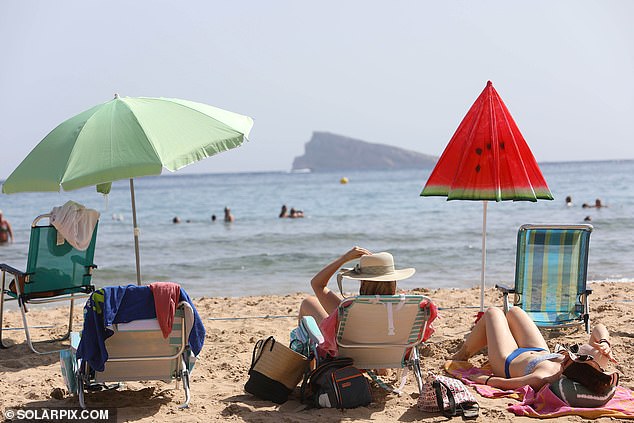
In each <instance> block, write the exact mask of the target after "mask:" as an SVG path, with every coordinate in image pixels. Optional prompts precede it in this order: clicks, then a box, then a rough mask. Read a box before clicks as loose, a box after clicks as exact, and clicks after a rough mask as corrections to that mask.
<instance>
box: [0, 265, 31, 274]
mask: <svg viewBox="0 0 634 423" xmlns="http://www.w3.org/2000/svg"><path fill="white" fill-rule="evenodd" d="M0 271H3V272H7V273H10V274H12V275H14V276H26V273H25V272H22V271H21V270H18V269H16V268H15V267H11V266H9V265H8V264H4V263H1V264H0Z"/></svg>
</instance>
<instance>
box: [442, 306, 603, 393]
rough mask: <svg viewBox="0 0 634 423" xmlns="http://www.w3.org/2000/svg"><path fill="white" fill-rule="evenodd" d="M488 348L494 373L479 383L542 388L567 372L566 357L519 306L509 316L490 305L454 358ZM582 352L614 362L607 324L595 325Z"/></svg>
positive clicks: (470, 354) (600, 361) (478, 381)
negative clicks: (553, 350)
mask: <svg viewBox="0 0 634 423" xmlns="http://www.w3.org/2000/svg"><path fill="white" fill-rule="evenodd" d="M484 347H488V356H489V363H490V364H491V368H492V369H493V375H492V376H489V375H478V376H474V377H473V379H472V380H473V381H474V382H476V383H481V384H485V385H489V386H493V387H495V388H500V389H515V388H519V387H521V386H524V385H530V386H531V387H532V388H533V389H535V390H538V389H540V388H541V387H542V386H544V385H545V384H547V383H551V382H554V381H555V380H557V379H559V378H560V377H561V374H562V372H563V367H562V363H563V361H564V358H565V356H564V355H562V354H557V353H551V352H550V350H549V349H548V345H547V344H546V341H545V340H544V337H543V336H542V335H541V333H540V332H539V329H538V328H537V326H536V325H535V323H534V322H533V321H532V320H531V318H530V317H529V316H528V315H527V314H526V312H524V310H522V309H521V308H519V307H512V308H511V309H510V310H509V311H508V312H507V313H506V315H505V314H504V312H503V311H502V310H501V309H499V308H495V307H491V308H489V309H488V310H487V311H486V312H485V313H484V315H483V316H482V318H481V319H480V320H479V321H478V323H476V325H475V326H474V327H473V330H472V331H471V333H470V334H469V336H467V339H466V340H465V342H464V344H463V345H462V347H461V348H460V350H458V352H457V353H456V354H455V355H454V356H453V357H452V359H453V360H467V359H469V358H470V357H472V356H473V355H475V354H476V353H477V352H478V351H480V350H481V349H483V348H484ZM579 353H582V354H590V355H592V356H594V357H595V360H597V362H598V363H599V365H602V366H603V365H604V363H607V361H608V360H612V361H614V359H613V358H612V355H611V349H610V340H609V333H608V330H607V329H606V328H605V326H603V325H602V324H598V325H596V326H595V327H594V329H593V330H592V334H591V335H590V340H589V342H588V344H585V345H582V346H581V347H580V348H579Z"/></svg>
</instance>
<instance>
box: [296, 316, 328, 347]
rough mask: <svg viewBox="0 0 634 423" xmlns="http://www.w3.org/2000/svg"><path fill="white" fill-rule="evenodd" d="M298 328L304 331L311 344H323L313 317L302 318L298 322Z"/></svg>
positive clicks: (322, 338)
mask: <svg viewBox="0 0 634 423" xmlns="http://www.w3.org/2000/svg"><path fill="white" fill-rule="evenodd" d="M300 327H301V328H302V329H303V330H304V331H306V334H307V335H308V337H309V338H310V340H311V341H312V342H314V343H315V344H317V345H319V344H322V343H323V342H324V336H323V335H322V333H321V330H320V329H319V326H318V325H317V322H316V321H315V318H314V317H313V316H304V317H302V320H301V321H300Z"/></svg>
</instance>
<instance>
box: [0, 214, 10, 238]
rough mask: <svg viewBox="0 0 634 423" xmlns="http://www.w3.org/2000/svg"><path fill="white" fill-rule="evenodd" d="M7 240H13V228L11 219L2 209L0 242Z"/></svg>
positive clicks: (0, 215)
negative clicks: (7, 217) (5, 216)
mask: <svg viewBox="0 0 634 423" xmlns="http://www.w3.org/2000/svg"><path fill="white" fill-rule="evenodd" d="M5 242H13V229H12V228H11V224H10V223H9V221H8V220H7V219H5V218H4V215H3V214H2V210H0V244H4V243H5Z"/></svg>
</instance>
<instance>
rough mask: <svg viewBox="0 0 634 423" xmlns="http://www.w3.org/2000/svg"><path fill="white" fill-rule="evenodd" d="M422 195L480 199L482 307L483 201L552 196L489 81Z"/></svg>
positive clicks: (448, 145) (482, 309)
mask: <svg viewBox="0 0 634 423" xmlns="http://www.w3.org/2000/svg"><path fill="white" fill-rule="evenodd" d="M420 195H421V196H441V197H447V200H478V201H480V200H481V201H482V202H483V203H482V204H483V215H482V269H481V274H480V311H481V312H482V311H484V287H485V278H484V273H485V267H486V216H487V201H496V202H497V201H504V200H512V201H533V202H534V201H537V200H538V199H540V200H552V199H553V196H552V194H551V193H550V190H549V189H548V185H547V184H546V180H545V179H544V176H543V175H542V172H541V170H540V169H539V166H538V165H537V161H536V160H535V157H533V153H532V152H531V150H530V148H529V147H528V144H527V143H526V141H525V140H524V137H523V136H522V134H521V132H520V130H519V128H518V127H517V125H516V124H515V121H514V120H513V117H512V116H511V113H510V112H509V111H508V109H507V108H506V105H505V104H504V102H503V101H502V99H501V98H500V96H499V94H498V93H497V91H496V90H495V88H493V84H492V83H491V81H488V82H487V85H486V87H485V88H484V90H483V91H482V93H481V94H480V96H479V97H478V98H477V99H476V101H475V103H473V105H472V106H471V108H470V109H469V111H468V112H467V114H466V115H465V117H464V118H463V120H462V122H461V123H460V125H459V126H458V129H457V130H456V132H455V133H454V135H453V137H451V140H449V144H447V147H446V148H445V151H443V153H442V155H441V156H440V159H438V162H437V163H436V167H435V168H434V170H433V171H432V173H431V175H430V176H429V179H428V180H427V183H426V184H425V187H424V188H423V191H422V193H421V194H420Z"/></svg>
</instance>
